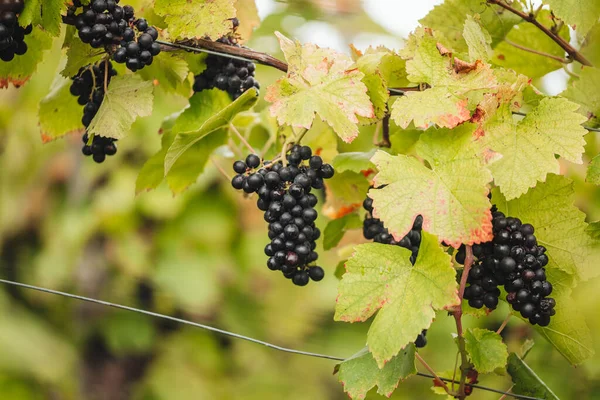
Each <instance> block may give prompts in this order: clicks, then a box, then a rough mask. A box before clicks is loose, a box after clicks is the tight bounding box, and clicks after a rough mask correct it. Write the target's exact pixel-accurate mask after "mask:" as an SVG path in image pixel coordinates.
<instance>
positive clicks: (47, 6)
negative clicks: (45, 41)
mask: <svg viewBox="0 0 600 400" xmlns="http://www.w3.org/2000/svg"><path fill="white" fill-rule="evenodd" d="M63 10H66V3H65V1H64V0H43V1H42V0H27V1H26V2H25V8H24V9H23V12H22V13H21V14H20V15H19V24H20V25H21V26H27V25H29V24H33V25H41V26H42V27H43V29H44V31H46V32H48V33H50V34H51V35H52V36H58V35H60V24H61V23H62V17H61V13H62V11H63Z"/></svg>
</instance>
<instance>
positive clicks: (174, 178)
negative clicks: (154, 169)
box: [167, 129, 227, 195]
mask: <svg viewBox="0 0 600 400" xmlns="http://www.w3.org/2000/svg"><path fill="white" fill-rule="evenodd" d="M175 140H177V138H176V139H175ZM226 142H227V130H226V129H221V130H220V131H217V132H215V133H214V134H212V135H207V136H204V137H203V138H201V139H200V140H197V141H195V142H194V144H193V145H191V146H190V147H189V148H188V149H187V150H186V152H185V153H184V154H182V155H181V156H180V157H179V158H178V159H177V161H175V163H174V164H173V165H172V166H171V168H170V169H169V171H168V173H167V183H168V185H169V188H170V189H171V192H173V194H174V195H177V194H179V193H181V192H183V191H184V190H185V189H187V188H188V186H190V185H191V184H193V183H195V182H196V180H198V177H199V176H200V174H201V173H202V172H204V168H205V167H206V164H207V163H208V161H209V160H210V156H211V155H212V153H213V152H214V151H215V150H216V149H217V148H218V147H219V146H222V145H224V144H225V143H226ZM167 154H168V153H167Z"/></svg>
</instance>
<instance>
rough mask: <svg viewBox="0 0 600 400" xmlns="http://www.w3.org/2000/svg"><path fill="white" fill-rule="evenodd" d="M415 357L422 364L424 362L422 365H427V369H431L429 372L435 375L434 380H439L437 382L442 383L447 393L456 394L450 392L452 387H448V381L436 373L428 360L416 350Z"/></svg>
mask: <svg viewBox="0 0 600 400" xmlns="http://www.w3.org/2000/svg"><path fill="white" fill-rule="evenodd" d="M415 358H416V359H417V360H419V362H420V363H421V364H422V365H423V366H424V367H425V369H426V370H427V371H429V373H430V374H431V375H433V376H434V379H433V380H434V381H436V382H437V384H438V385H440V386H441V387H442V388H443V389H444V390H445V391H446V393H447V394H448V395H449V396H453V395H454V394H453V393H452V392H450V389H448V385H446V382H444V381H443V380H442V378H440V377H439V376H438V374H436V372H435V371H434V370H433V368H431V367H430V366H429V364H427V362H426V361H425V360H424V359H423V357H421V355H420V354H419V353H418V352H415Z"/></svg>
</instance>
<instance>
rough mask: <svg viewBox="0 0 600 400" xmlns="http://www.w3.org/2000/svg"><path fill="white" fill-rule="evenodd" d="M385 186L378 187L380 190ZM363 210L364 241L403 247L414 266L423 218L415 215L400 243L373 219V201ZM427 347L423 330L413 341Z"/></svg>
mask: <svg viewBox="0 0 600 400" xmlns="http://www.w3.org/2000/svg"><path fill="white" fill-rule="evenodd" d="M383 187H385V186H380V187H379V188H378V189H381V188H383ZM363 208H364V209H365V210H367V213H368V214H367V216H366V217H365V220H364V222H363V236H364V237H365V239H368V240H373V241H374V242H376V243H382V244H391V245H395V246H400V247H404V248H405V249H408V250H410V251H411V253H412V254H411V255H410V263H411V264H413V265H414V264H415V261H417V256H418V255H419V246H420V245H421V229H422V228H423V217H422V216H420V215H417V217H416V218H415V221H414V222H413V226H412V229H411V230H410V232H408V233H407V234H406V236H404V237H403V238H402V239H401V240H400V241H396V240H394V237H393V236H392V235H391V234H390V233H389V232H388V230H387V228H386V227H385V225H384V224H383V221H381V220H380V219H379V218H374V217H373V199H371V198H370V197H367V198H366V199H365V200H364V201H363ZM426 345H427V329H423V331H421V333H419V335H418V336H417V338H416V339H415V346H416V347H417V348H422V347H425V346H426Z"/></svg>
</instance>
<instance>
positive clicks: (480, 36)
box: [463, 15, 492, 61]
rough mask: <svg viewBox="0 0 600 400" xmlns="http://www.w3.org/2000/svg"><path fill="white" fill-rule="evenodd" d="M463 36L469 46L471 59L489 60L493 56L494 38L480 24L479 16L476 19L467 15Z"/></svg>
mask: <svg viewBox="0 0 600 400" xmlns="http://www.w3.org/2000/svg"><path fill="white" fill-rule="evenodd" d="M463 37H464V38H465V42H467V46H468V48H469V58H470V59H471V61H476V60H481V61H487V60H489V59H490V57H491V56H492V46H491V44H492V38H491V36H490V34H489V33H488V31H486V30H485V28H483V27H482V26H481V25H479V18H477V19H475V18H473V17H472V16H471V15H467V20H466V21H465V28H464V29H463Z"/></svg>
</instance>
